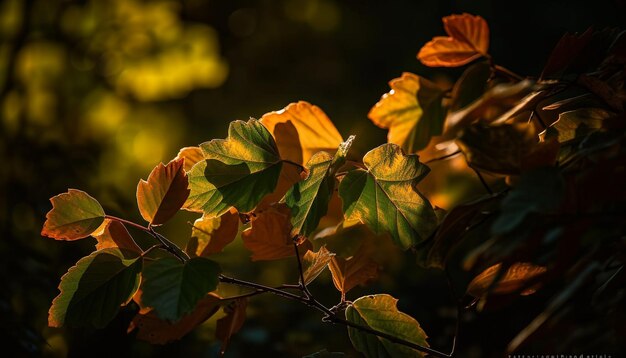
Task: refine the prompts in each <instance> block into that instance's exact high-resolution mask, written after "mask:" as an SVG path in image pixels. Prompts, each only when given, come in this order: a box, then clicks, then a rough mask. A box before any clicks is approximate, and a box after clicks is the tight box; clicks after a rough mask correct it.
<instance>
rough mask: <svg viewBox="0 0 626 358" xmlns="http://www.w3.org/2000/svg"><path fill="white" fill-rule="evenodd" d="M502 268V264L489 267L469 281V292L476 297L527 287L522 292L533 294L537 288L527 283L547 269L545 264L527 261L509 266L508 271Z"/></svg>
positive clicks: (502, 293) (506, 292)
mask: <svg viewBox="0 0 626 358" xmlns="http://www.w3.org/2000/svg"><path fill="white" fill-rule="evenodd" d="M501 270H503V269H502V264H496V265H493V266H491V267H489V268H487V269H486V270H485V271H483V272H482V273H481V274H480V275H478V276H476V277H474V279H473V280H472V281H471V282H470V283H469V285H468V286H467V293H469V294H470V295H472V296H474V297H481V296H483V295H484V294H486V293H491V294H496V295H504V294H509V293H514V292H517V291H520V290H521V289H523V288H525V290H524V291H522V292H521V294H523V295H527V294H531V293H534V292H535V289H534V288H532V287H526V283H527V282H529V281H530V280H532V279H534V278H536V277H537V276H539V275H542V274H544V273H545V272H546V271H547V269H546V268H545V267H543V266H537V265H533V264H530V263H527V262H517V263H514V264H513V265H511V266H510V267H508V268H507V269H506V271H504V272H501ZM492 285H493V287H492ZM490 289H491V290H490Z"/></svg>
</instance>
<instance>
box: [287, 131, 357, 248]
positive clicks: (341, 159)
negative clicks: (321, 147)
mask: <svg viewBox="0 0 626 358" xmlns="http://www.w3.org/2000/svg"><path fill="white" fill-rule="evenodd" d="M353 140H354V136H350V138H348V140H347V141H345V142H343V143H342V144H341V145H340V146H339V149H337V151H336V153H335V155H334V156H332V155H330V154H328V153H326V152H318V153H316V154H315V155H313V157H311V159H310V160H309V162H308V163H307V170H308V173H309V174H308V176H307V177H306V179H304V180H303V181H301V182H298V183H296V184H295V185H294V186H293V187H291V189H289V191H287V194H285V198H284V199H283V201H284V202H285V204H286V205H287V207H288V208H289V209H290V210H291V236H292V237H294V236H297V235H300V236H305V237H308V236H309V235H310V234H311V233H313V231H315V229H316V228H317V225H318V224H319V222H320V219H321V218H322V216H324V215H326V212H327V211H328V204H329V203H330V198H331V195H332V194H333V192H334V191H335V186H336V181H337V180H336V179H335V173H336V172H337V170H338V169H339V168H340V167H341V166H342V165H343V164H344V163H345V161H346V154H347V153H348V150H349V149H350V146H351V145H352V141H353Z"/></svg>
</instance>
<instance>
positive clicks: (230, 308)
mask: <svg viewBox="0 0 626 358" xmlns="http://www.w3.org/2000/svg"><path fill="white" fill-rule="evenodd" d="M246 306H248V300H247V299H246V298H238V299H236V300H233V302H231V303H229V304H228V305H227V306H226V307H224V312H226V316H224V317H222V318H220V319H218V320H217V328H216V330H215V337H216V338H217V339H219V340H220V341H222V345H221V347H220V355H224V352H226V347H227V346H228V342H229V341H230V337H232V336H233V334H235V333H237V332H238V331H239V330H240V329H241V327H242V326H243V323H244V321H245V320H246Z"/></svg>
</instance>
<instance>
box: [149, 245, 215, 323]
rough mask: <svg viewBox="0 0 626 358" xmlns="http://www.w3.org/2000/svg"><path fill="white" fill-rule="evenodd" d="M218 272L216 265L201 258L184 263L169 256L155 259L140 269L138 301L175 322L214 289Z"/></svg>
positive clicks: (160, 315)
mask: <svg viewBox="0 0 626 358" xmlns="http://www.w3.org/2000/svg"><path fill="white" fill-rule="evenodd" d="M219 273H220V266H219V265H218V264H217V263H216V262H214V261H211V260H209V259H207V258H204V257H194V258H192V259H190V260H188V261H186V262H184V263H183V262H181V261H180V260H178V259H176V258H173V257H165V258H161V259H158V260H156V261H154V262H152V263H150V264H148V265H146V267H145V269H144V270H143V273H142V276H143V282H142V284H141V289H142V291H143V294H142V297H141V300H142V303H143V304H144V305H145V306H147V307H152V308H154V309H155V311H156V314H157V316H158V317H159V318H161V319H165V320H169V321H177V320H179V319H180V318H181V317H182V316H183V315H185V314H187V313H189V312H191V311H192V310H193V309H194V308H195V307H196V304H197V303H198V301H200V300H201V299H202V298H203V297H204V296H206V294H207V293H209V292H211V291H213V290H215V289H216V288H217V284H218V282H219V281H218V274H219Z"/></svg>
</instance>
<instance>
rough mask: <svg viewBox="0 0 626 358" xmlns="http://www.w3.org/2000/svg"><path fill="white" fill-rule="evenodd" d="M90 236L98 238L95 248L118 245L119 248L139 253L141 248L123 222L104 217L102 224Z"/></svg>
mask: <svg viewBox="0 0 626 358" xmlns="http://www.w3.org/2000/svg"><path fill="white" fill-rule="evenodd" d="M91 236H93V237H94V238H95V239H96V240H98V243H97V244H96V250H102V249H106V248H109V247H119V248H120V249H127V250H131V251H135V252H139V253H141V248H140V247H139V246H137V244H136V243H135V240H133V238H132V236H130V233H129V232H128V230H126V227H125V226H124V224H122V223H120V222H119V221H114V220H111V219H105V220H104V222H103V223H102V225H100V227H99V228H98V229H96V231H94V232H93V233H92V234H91Z"/></svg>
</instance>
